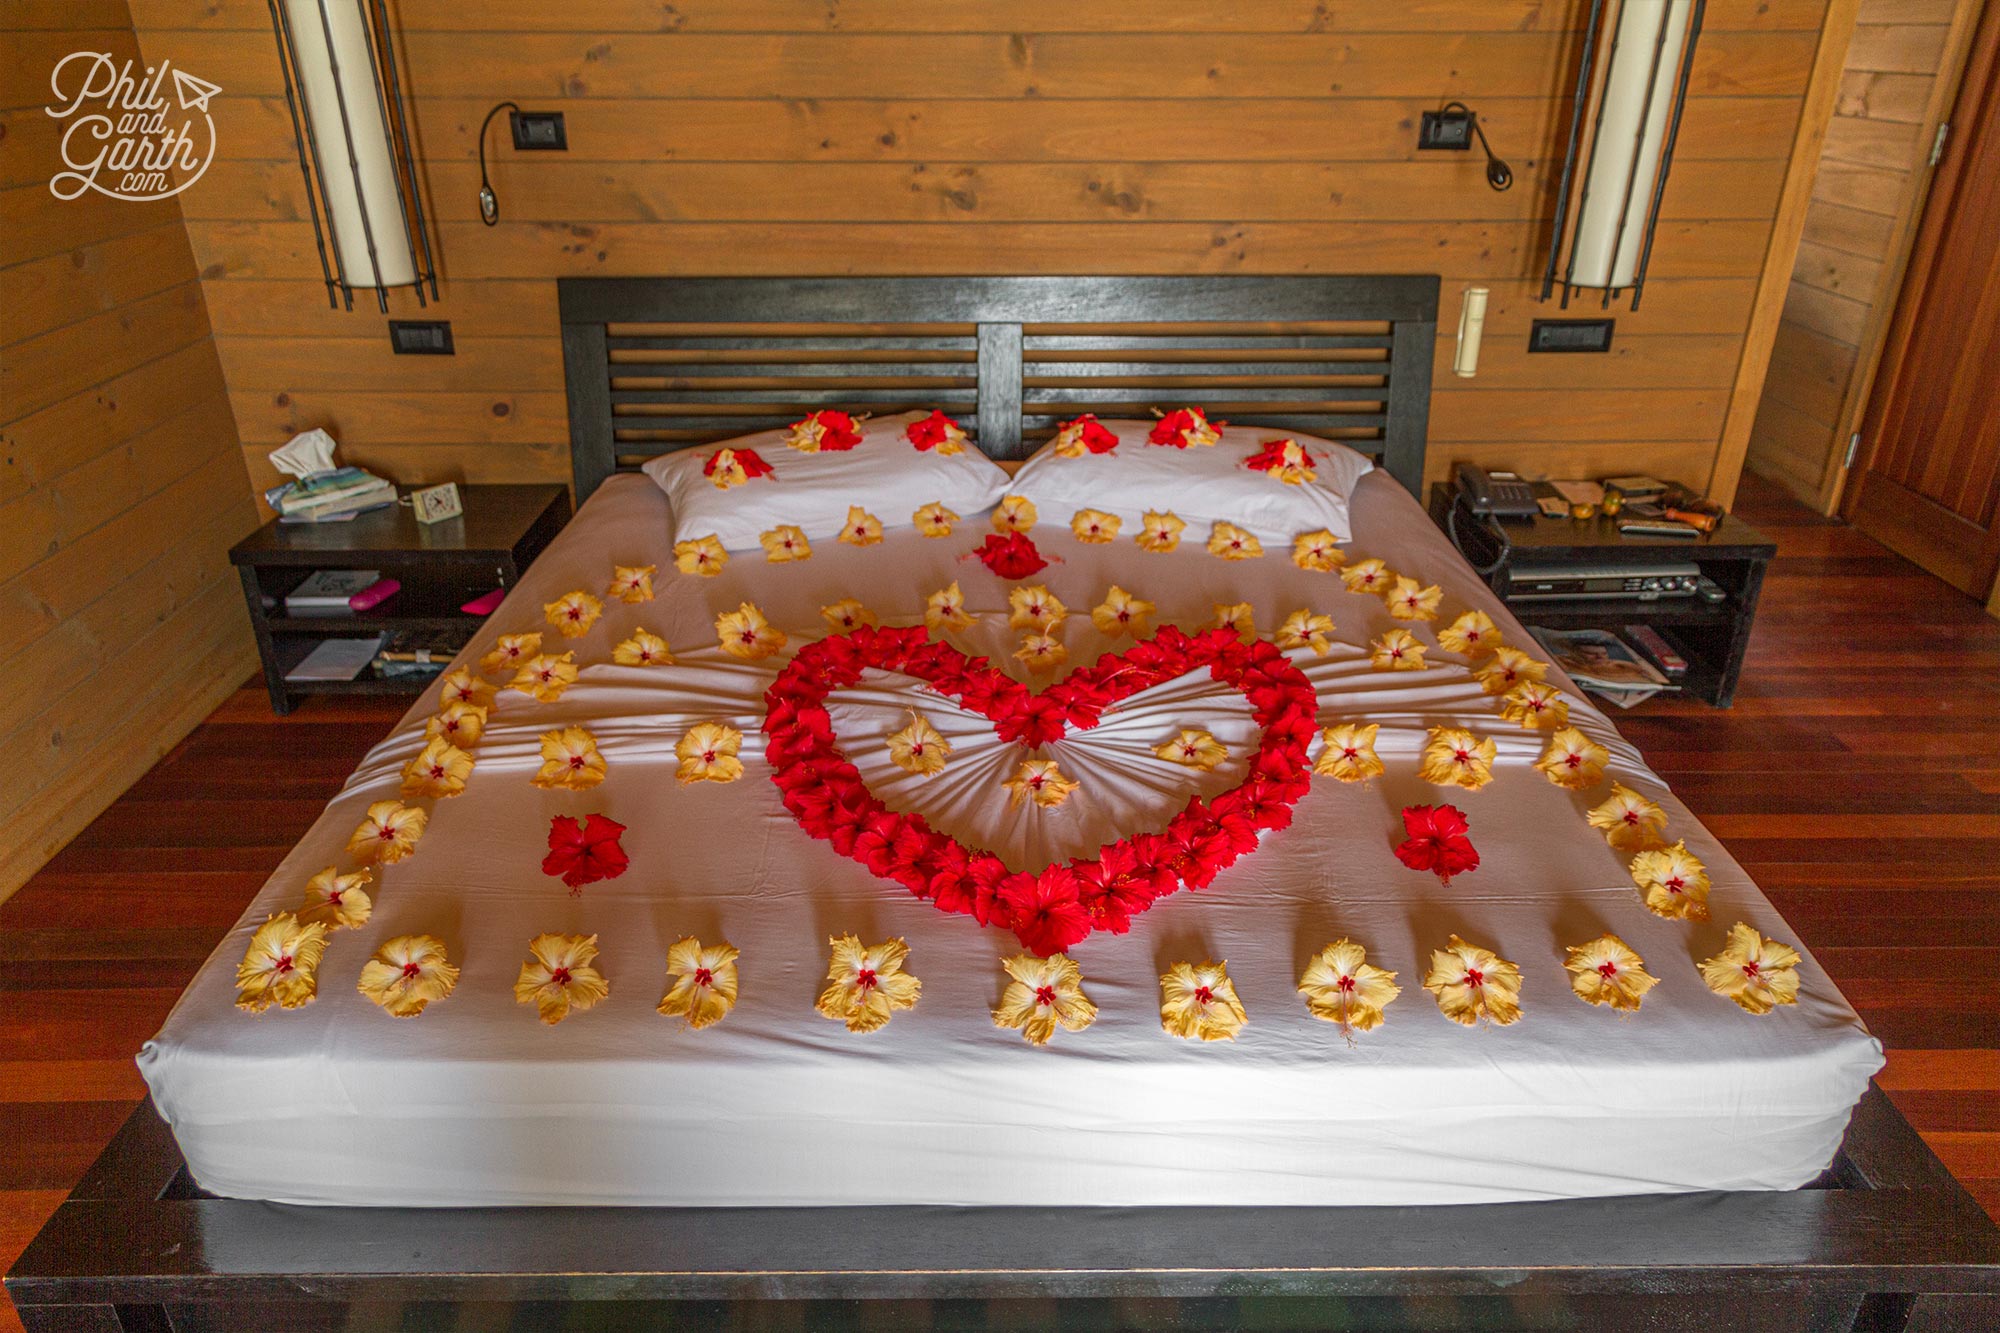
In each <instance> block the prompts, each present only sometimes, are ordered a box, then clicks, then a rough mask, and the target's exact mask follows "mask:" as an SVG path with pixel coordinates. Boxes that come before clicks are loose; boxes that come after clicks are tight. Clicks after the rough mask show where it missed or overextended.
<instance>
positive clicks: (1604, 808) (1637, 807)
mask: <svg viewBox="0 0 2000 1333" xmlns="http://www.w3.org/2000/svg"><path fill="white" fill-rule="evenodd" d="M1585 818H1587V819H1588V820H1590V826H1591V827H1592V828H1594V829H1601V830H1603V832H1604V840H1605V841H1606V842H1608V843H1610V844H1611V846H1612V848H1613V850H1615V851H1620V852H1644V851H1651V850H1652V849H1653V848H1655V847H1661V846H1664V845H1665V839H1663V838H1661V836H1660V834H1661V833H1663V832H1665V831H1666V827H1667V812H1666V811H1664V810H1662V809H1660V807H1659V806H1658V805H1656V804H1654V803H1653V802H1652V801H1649V800H1647V799H1646V798H1645V797H1644V796H1641V795H1640V794H1639V793H1638V792H1636V791H1633V790H1632V789H1631V788H1630V787H1627V786H1625V785H1624V784H1623V783H1618V782H1614V783H1612V784H1611V795H1610V796H1609V797H1608V798H1606V800H1605V801H1604V803H1603V804H1602V805H1598V806H1594V807H1592V808H1591V810H1590V811H1589V812H1588V813H1587V814H1586V815H1585Z"/></svg>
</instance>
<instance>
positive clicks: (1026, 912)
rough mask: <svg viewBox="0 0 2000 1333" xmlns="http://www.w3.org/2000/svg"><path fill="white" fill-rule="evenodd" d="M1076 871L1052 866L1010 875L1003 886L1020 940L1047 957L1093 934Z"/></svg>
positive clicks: (1002, 899)
mask: <svg viewBox="0 0 2000 1333" xmlns="http://www.w3.org/2000/svg"><path fill="white" fill-rule="evenodd" d="M1078 887H1079V886H1078V884H1077V879H1076V872H1075V871H1073V870H1071V869H1070V868H1069V867H1068V866H1050V867H1049V868H1048V869H1046V870H1044V871H1042V873H1041V874H1039V875H1025V874H1023V875H1009V876H1008V877H1007V880H1006V882H1005V883H1003V884H1002V885H1001V886H1000V904H1001V906H1002V907H1003V908H1004V909H1005V911H1006V913H1007V924H1008V925H1009V926H1011V927H1012V928H1013V931H1014V934H1015V935H1017V936H1019V937H1020V940H1021V943H1023V944H1025V945H1027V946H1028V948H1029V949H1030V950H1031V951H1033V952H1035V953H1038V954H1040V955H1042V956H1043V957H1044V958H1046V957H1048V956H1049V955H1050V954H1052V953H1061V952H1062V951H1063V950H1064V949H1067V948H1069V946H1070V945H1072V944H1075V943H1076V942H1077V941H1078V940H1081V939H1082V938H1083V937H1084V936H1086V935H1088V934H1090V912H1089V910H1088V909H1086V908H1085V907H1084V905H1083V899H1082V897H1081V896H1080V895H1079V893H1078V891H1077V890H1078Z"/></svg>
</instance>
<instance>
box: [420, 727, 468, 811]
mask: <svg viewBox="0 0 2000 1333" xmlns="http://www.w3.org/2000/svg"><path fill="white" fill-rule="evenodd" d="M471 776H472V756H471V755H469V754H467V753H466V752H465V751H463V750H461V749H459V748H458V747H457V746H456V745H453V744H452V743H451V742H450V741H448V740H446V739H445V738H444V737H442V736H433V737H431V738H430V740H428V741H426V742H425V743H424V748H423V749H422V750H420V751H418V752H417V756H416V757H415V758H414V759H412V760H410V762H409V763H407V764H405V765H403V795H405V796H410V797H417V796H428V797H430V798H432V799H433V800H442V799H444V798H445V797H448V796H456V795H458V794H459V793H460V792H462V791H464V790H465V780H466V779H467V778H468V777H471Z"/></svg>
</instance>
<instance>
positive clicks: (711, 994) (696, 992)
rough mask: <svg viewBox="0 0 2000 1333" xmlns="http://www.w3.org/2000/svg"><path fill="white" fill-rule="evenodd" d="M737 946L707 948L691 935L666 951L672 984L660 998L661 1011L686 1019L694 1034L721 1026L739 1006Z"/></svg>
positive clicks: (723, 944)
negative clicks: (730, 1012) (732, 1010)
mask: <svg viewBox="0 0 2000 1333" xmlns="http://www.w3.org/2000/svg"><path fill="white" fill-rule="evenodd" d="M740 956H741V955H739V954H738V953H737V950H736V946H735V945H733V944H731V943H729V942H728V941H727V940H724V941H722V942H721V943H720V944H710V945H706V946H704V945H703V944H702V942H701V941H700V940H698V939H696V938H694V937H693V936H692V935H690V936H687V937H686V938H684V939H679V940H675V941H674V943H673V946H672V947H671V948H669V949H668V950H667V975H668V976H670V977H672V978H673V984H672V985H670V986H668V987H667V993H666V994H665V995H662V996H661V997H660V1004H659V1012H660V1013H662V1014H664V1015H666V1016H667V1017H668V1018H685V1019H686V1020H687V1025H688V1026H689V1027H690V1028H692V1029H694V1030H695V1031H697V1032H698V1031H700V1030H701V1029H702V1028H705V1027H711V1026H713V1025H714V1024H716V1023H720V1022H721V1021H722V1020H723V1019H724V1018H725V1017H727V1016H728V1014H729V1011H730V1010H731V1009H734V1008H735V1007H736V988H737V984H738V982H737V976H736V960H737V958H738V957H740Z"/></svg>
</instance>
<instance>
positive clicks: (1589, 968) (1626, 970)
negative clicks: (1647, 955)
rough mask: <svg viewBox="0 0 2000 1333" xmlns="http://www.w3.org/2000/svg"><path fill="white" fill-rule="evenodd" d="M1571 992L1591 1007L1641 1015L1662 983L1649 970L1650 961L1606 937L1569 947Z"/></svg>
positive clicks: (1614, 938) (1602, 936)
mask: <svg viewBox="0 0 2000 1333" xmlns="http://www.w3.org/2000/svg"><path fill="white" fill-rule="evenodd" d="M1568 952H1569V961H1568V962H1565V963H1564V964H1563V966H1564V967H1565V968H1568V969H1569V973H1570V982H1569V984H1570V989H1571V990H1573V991H1575V992H1576V997H1577V998H1578V999H1579V1000H1582V1001H1584V1002H1585V1003H1587V1004H1603V1005H1609V1006H1610V1007H1611V1008H1613V1009H1619V1010H1625V1011H1628V1012H1637V1011H1638V1008H1639V1003H1640V1001H1642V1000H1644V999H1645V998H1646V992H1647V991H1649V990H1651V989H1653V987H1655V986H1657V985H1659V984H1660V979H1659V978H1658V977H1656V976H1654V975H1653V974H1652V973H1650V972H1648V971H1647V970H1646V960H1645V959H1643V958H1641V957H1640V956H1639V955H1638V954H1636V953H1634V952H1632V946H1631V945H1629V944H1627V943H1625V941H1624V940H1621V939H1619V938H1618V937H1617V936H1616V935H1612V934H1608V933H1607V934H1604V935H1600V936H1598V937H1597V938H1596V939H1594V940H1592V941H1590V943H1588V944H1572V945H1570V946H1569V950H1568Z"/></svg>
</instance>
